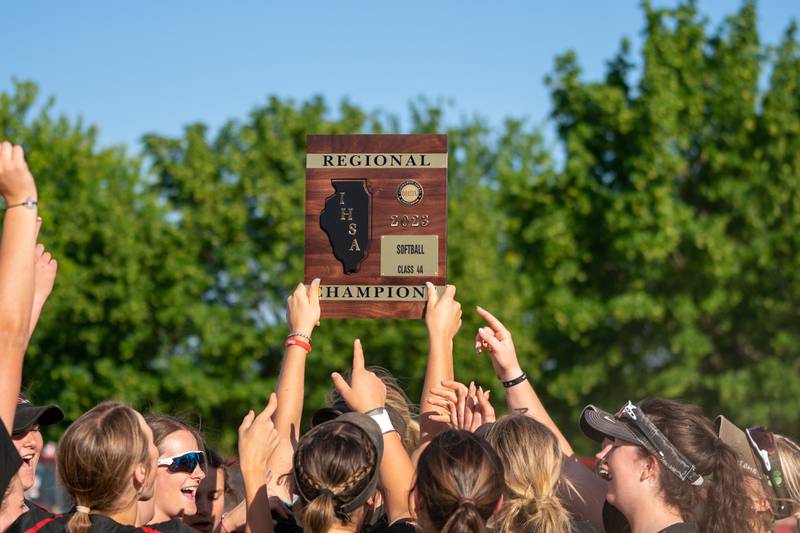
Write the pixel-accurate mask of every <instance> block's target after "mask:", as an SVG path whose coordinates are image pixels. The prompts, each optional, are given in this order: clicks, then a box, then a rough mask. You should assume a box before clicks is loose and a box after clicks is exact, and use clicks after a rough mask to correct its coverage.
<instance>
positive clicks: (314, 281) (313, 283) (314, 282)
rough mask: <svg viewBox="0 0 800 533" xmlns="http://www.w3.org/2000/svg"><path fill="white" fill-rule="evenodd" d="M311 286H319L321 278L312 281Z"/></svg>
mask: <svg viewBox="0 0 800 533" xmlns="http://www.w3.org/2000/svg"><path fill="white" fill-rule="evenodd" d="M311 284H312V285H315V284H316V285H319V278H314V279H313V280H312V281H311Z"/></svg>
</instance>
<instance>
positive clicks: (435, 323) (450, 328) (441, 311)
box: [425, 282, 461, 341]
mask: <svg viewBox="0 0 800 533" xmlns="http://www.w3.org/2000/svg"><path fill="white" fill-rule="evenodd" d="M425 285H426V286H427V287H428V304H427V306H426V307H425V325H426V326H427V327H428V334H429V336H430V337H431V339H445V340H448V341H452V340H453V337H455V336H456V333H458V330H459V328H460V327H461V304H460V303H458V302H457V301H456V300H455V295H456V287H455V285H448V286H447V287H446V288H445V290H444V294H442V295H441V296H439V293H438V292H436V288H435V287H434V286H433V283H430V282H428V283H426V284H425Z"/></svg>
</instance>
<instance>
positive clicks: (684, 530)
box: [659, 522, 699, 533]
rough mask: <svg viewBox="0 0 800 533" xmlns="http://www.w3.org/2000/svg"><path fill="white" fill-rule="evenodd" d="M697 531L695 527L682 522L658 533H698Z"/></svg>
mask: <svg viewBox="0 0 800 533" xmlns="http://www.w3.org/2000/svg"><path fill="white" fill-rule="evenodd" d="M698 531H699V530H698V529H697V526H696V525H694V524H692V523H688V522H683V523H680V524H672V525H671V526H669V527H668V528H666V529H662V530H661V531H659V533H698Z"/></svg>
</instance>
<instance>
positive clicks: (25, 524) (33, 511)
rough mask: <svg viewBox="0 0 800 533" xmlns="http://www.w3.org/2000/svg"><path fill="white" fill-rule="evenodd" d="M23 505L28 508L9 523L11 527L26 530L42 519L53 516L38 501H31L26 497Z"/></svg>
mask: <svg viewBox="0 0 800 533" xmlns="http://www.w3.org/2000/svg"><path fill="white" fill-rule="evenodd" d="M25 505H26V506H27V507H28V510H27V511H25V512H24V513H22V514H21V515H19V517H18V518H17V519H16V520H15V521H14V523H13V524H11V527H15V528H18V529H17V530H18V531H27V530H28V529H30V528H32V527H33V526H35V525H36V524H38V523H39V522H41V521H42V520H45V519H47V518H50V517H52V516H55V515H54V514H53V513H51V512H50V511H48V510H47V509H45V508H44V507H42V506H41V505H39V504H38V503H35V502H32V501H30V500H28V499H27V498H26V499H25Z"/></svg>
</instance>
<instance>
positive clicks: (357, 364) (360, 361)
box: [353, 339, 364, 373]
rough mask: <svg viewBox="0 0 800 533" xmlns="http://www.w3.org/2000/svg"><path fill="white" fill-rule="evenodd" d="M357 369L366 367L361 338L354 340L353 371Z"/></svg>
mask: <svg viewBox="0 0 800 533" xmlns="http://www.w3.org/2000/svg"><path fill="white" fill-rule="evenodd" d="M356 369H358V370H363V369H364V349H363V348H362V347H361V340H359V339H356V340H355V341H353V373H355V371H356Z"/></svg>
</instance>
